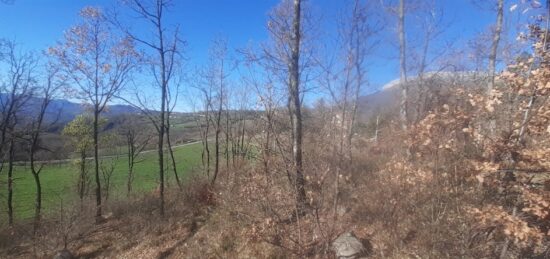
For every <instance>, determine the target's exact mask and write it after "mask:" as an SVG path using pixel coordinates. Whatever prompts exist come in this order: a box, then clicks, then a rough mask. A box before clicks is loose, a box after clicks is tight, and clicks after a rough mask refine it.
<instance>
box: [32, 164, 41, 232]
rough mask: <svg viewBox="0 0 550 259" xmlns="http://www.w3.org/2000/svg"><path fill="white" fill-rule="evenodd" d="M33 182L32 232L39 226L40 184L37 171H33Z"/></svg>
mask: <svg viewBox="0 0 550 259" xmlns="http://www.w3.org/2000/svg"><path fill="white" fill-rule="evenodd" d="M32 176H33V177H34V183H35V184H36V199H35V203H34V228H33V229H34V233H36V231H37V230H38V227H39V226H40V218H41V210H42V185H41V184H40V175H39V173H38V172H33V174H32Z"/></svg>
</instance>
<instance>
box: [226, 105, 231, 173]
mask: <svg viewBox="0 0 550 259" xmlns="http://www.w3.org/2000/svg"><path fill="white" fill-rule="evenodd" d="M226 109H227V111H226V112H225V167H226V168H229V155H230V154H229V138H230V135H231V128H229V108H226Z"/></svg>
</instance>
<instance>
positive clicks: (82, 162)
mask: <svg viewBox="0 0 550 259" xmlns="http://www.w3.org/2000/svg"><path fill="white" fill-rule="evenodd" d="M85 191H86V151H81V152H80V180H79V184H78V195H79V198H80V210H82V209H83V206H84V193H85Z"/></svg>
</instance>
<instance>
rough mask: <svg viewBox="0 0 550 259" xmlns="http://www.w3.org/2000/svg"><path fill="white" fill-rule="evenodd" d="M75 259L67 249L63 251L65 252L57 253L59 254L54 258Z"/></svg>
mask: <svg viewBox="0 0 550 259" xmlns="http://www.w3.org/2000/svg"><path fill="white" fill-rule="evenodd" d="M73 258H75V257H74V256H73V254H71V252H70V251H69V250H67V249H63V250H61V251H59V252H57V254H55V255H54V257H53V259H73Z"/></svg>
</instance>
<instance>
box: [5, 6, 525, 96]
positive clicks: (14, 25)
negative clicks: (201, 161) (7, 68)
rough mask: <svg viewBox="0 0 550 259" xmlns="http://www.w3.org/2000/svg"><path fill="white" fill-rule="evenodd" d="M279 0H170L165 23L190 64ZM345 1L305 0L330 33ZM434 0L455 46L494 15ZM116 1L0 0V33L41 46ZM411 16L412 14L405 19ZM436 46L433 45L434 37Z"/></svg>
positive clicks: (378, 76) (391, 50)
mask: <svg viewBox="0 0 550 259" xmlns="http://www.w3.org/2000/svg"><path fill="white" fill-rule="evenodd" d="M369 1H379V0H369ZM483 1H485V0H483ZM483 1H481V2H483ZM487 1H490V0H487ZM518 1H519V0H518ZM278 2H279V1H278V0H175V1H174V3H175V4H174V6H173V8H172V9H171V10H170V14H169V16H168V18H167V20H168V23H170V24H180V28H181V31H182V35H183V37H184V39H185V40H186V41H187V43H188V48H187V51H186V56H187V57H189V64H191V65H193V66H195V65H200V64H203V63H204V62H205V60H206V58H207V53H208V48H209V46H210V44H211V41H212V40H213V39H214V38H215V37H217V36H223V37H225V38H226V39H227V40H228V42H229V44H230V47H232V48H240V47H244V46H246V45H247V43H248V42H261V41H263V40H265V39H266V38H267V32H266V29H265V25H266V21H267V13H268V12H269V10H270V9H271V8H272V7H274V6H275V5H276V4H277V3H278ZM345 2H346V0H309V3H310V4H311V5H313V6H314V7H315V12H316V14H317V15H321V16H322V17H323V19H322V20H321V23H322V24H320V25H319V26H320V27H321V31H324V32H326V33H327V35H330V33H331V32H332V31H333V30H334V24H335V18H336V16H337V14H338V13H339V12H340V11H341V10H342V8H344V6H345ZM384 2H392V1H390V0H386V1H384ZM393 2H395V0H393ZM435 2H436V3H437V5H438V8H439V9H441V10H443V11H444V13H445V21H446V22H448V23H449V24H451V26H450V27H449V28H448V29H447V30H446V32H445V34H444V36H443V38H445V40H447V41H454V44H455V46H463V45H464V44H465V43H466V42H467V41H468V40H469V39H471V38H472V37H473V36H474V35H476V34H477V33H479V32H482V31H487V29H488V28H489V26H490V24H492V23H493V22H494V19H495V17H494V16H495V15H494V13H493V12H491V11H489V10H486V9H484V8H480V7H479V6H476V5H473V4H472V2H473V1H471V0H436V1H435ZM478 2H479V1H478ZM115 4H116V0H111V1H108V0H15V1H14V3H13V4H11V5H5V4H0V38H8V39H14V40H16V41H17V42H18V43H20V45H21V46H22V47H23V48H25V49H27V50H37V51H38V50H43V49H46V48H47V47H48V46H51V45H53V44H55V42H56V41H58V40H60V39H62V36H63V31H64V30H66V29H68V28H69V27H70V26H72V25H73V24H75V23H76V22H77V21H78V11H79V10H80V9H81V8H82V7H84V6H87V5H92V6H102V7H111V6H113V5H115ZM511 4H513V1H510V2H508V1H507V7H506V15H508V9H509V6H510V5H511ZM380 12H382V10H380ZM414 22H415V21H414V20H412V19H411V21H410V23H414ZM394 24H395V23H394V22H392V21H391V20H390V21H388V25H387V27H386V28H385V29H384V31H385V34H386V36H385V38H383V43H382V44H381V47H380V49H379V50H378V51H376V53H375V54H374V56H372V57H371V58H370V62H369V63H371V64H372V66H371V67H370V71H369V79H370V81H371V84H372V85H374V86H375V87H379V86H381V85H383V84H385V83H387V82H388V81H391V80H392V79H394V78H396V77H397V75H398V66H397V60H396V57H397V52H396V51H397V50H396V49H395V47H394V46H395V45H394V43H391V42H392V41H393V40H394V31H395V25H394ZM412 27H414V24H413V26H411V28H412ZM138 30H139V29H138ZM414 30H415V29H414V28H412V29H409V31H408V33H409V34H410V35H411V37H412V36H414V34H415V33H416V31H414ZM435 46H438V45H437V43H436V45H435ZM439 46H442V45H441V44H440V45H439Z"/></svg>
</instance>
